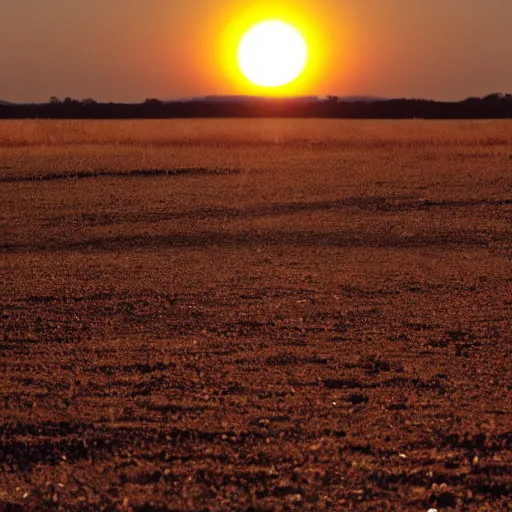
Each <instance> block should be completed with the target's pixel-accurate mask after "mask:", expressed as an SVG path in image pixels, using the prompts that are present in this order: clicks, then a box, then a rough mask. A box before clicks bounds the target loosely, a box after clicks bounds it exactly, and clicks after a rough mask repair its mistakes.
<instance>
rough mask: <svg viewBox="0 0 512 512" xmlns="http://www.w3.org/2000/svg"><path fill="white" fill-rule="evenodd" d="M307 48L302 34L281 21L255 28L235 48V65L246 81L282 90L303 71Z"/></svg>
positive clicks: (258, 25) (306, 58)
mask: <svg viewBox="0 0 512 512" xmlns="http://www.w3.org/2000/svg"><path fill="white" fill-rule="evenodd" d="M307 60H308V48H307V45H306V41H305V40H304V38H303V37H302V36H301V34H300V33H299V32H298V31H297V30H296V29H295V28H294V27H292V26H291V25H288V24H287V23H283V22H282V21H274V20H272V21H264V22H262V23H258V24H257V25H254V26H253V27H252V28H251V29H250V30H248V31H247V32H246V33H245V35H244V36H243V37H242V39H241V41H240V44H239V46H238V65H239V66H240V70H241V71H242V73H243V74H244V75H245V77H246V78H247V79H248V80H249V81H250V82H252V83H253V84H255V85H257V86H260V87H267V88H272V87H281V86H283V85H287V84H289V83H291V82H293V81H294V80H296V79H297V78H298V77H299V76H300V75H301V74H302V72H303V71H304V68H305V67H306V64H307Z"/></svg>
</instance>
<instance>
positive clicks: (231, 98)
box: [164, 95, 388, 104]
mask: <svg viewBox="0 0 512 512" xmlns="http://www.w3.org/2000/svg"><path fill="white" fill-rule="evenodd" d="M326 98H337V101H338V102H340V103H359V102H363V103H374V102H378V101H388V99H387V98H378V97H375V96H287V97H284V98H280V97H275V98H274V97H272V96H270V97H268V96H246V95H210V96H200V97H198V98H184V99H182V100H179V101H181V102H183V103H198V102H199V103H200V102H204V103H240V104H243V103H251V102H254V101H266V100H270V101H272V100H273V99H275V100H288V101H293V102H294V103H295V104H300V103H319V102H322V101H325V99H326ZM175 102H176V100H168V101H164V103H175Z"/></svg>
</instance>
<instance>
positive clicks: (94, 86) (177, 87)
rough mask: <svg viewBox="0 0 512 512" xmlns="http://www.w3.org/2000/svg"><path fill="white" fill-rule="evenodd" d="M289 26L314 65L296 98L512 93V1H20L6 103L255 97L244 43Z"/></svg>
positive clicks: (5, 71)
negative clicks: (275, 23)
mask: <svg viewBox="0 0 512 512" xmlns="http://www.w3.org/2000/svg"><path fill="white" fill-rule="evenodd" d="M276 17H280V18H283V17H284V18H287V19H288V20H289V21H291V22H293V23H294V24H296V25H298V26H299V28H300V29H301V30H302V31H303V32H304V33H305V36H306V38H307V39H308V42H309V44H310V46H311V57H312V58H311V61H310V67H309V68H308V69H307V71H306V73H305V74H304V77H303V79H302V80H301V81H300V82H298V83H297V84H296V86H295V87H293V88H290V89H288V90H287V91H285V92H288V93H294V94H319V95H325V94H337V95H340V96H343V95H355V94H357V95H360V94H363V95H375V96H383V97H424V98H434V99H441V100H451V99H463V98H465V97H467V96H471V95H476V96H480V95H484V94H487V93H491V92H497V91H501V92H509V93H511V92H512V63H511V60H512V59H511V48H512V30H511V21H510V20H512V0H485V1H483V0H430V1H429V2H420V1H411V0H385V1H384V0H300V1H299V0H296V1H293V0H268V1H266V0H262V1H257V2H256V1H249V0H186V1H184V0H183V1H181V0H179V1H174V0H145V1H144V2H141V1H140V0H72V1H70V0H48V1H47V2H45V1H42V0H18V1H13V2H4V5H2V8H1V18H0V48H1V50H2V51H1V52H0V99H3V100H10V101H46V100H48V98H49V97H50V96H58V97H61V98H63V97H65V96H71V97H73V98H77V99H81V98H87V97H92V98H95V99H97V100H100V101H141V100H144V99H146V98H148V97H157V98H161V99H172V98H182V97H193V96H199V95H209V94H250V93H255V92H258V91H256V90H254V88H250V87H248V86H247V84H246V82H244V81H243V80H242V79H241V78H240V76H239V73H238V71H237V68H236V59H235V54H236V41H237V37H238V36H239V34H240V31H241V30H242V28H243V27H244V26H248V25H250V22H252V21H253V20H254V21H261V20H264V19H266V18H276Z"/></svg>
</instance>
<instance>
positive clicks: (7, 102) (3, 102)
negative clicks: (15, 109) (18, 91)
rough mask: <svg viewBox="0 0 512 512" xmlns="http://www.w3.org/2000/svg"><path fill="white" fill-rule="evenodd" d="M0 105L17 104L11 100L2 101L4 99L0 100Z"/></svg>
mask: <svg viewBox="0 0 512 512" xmlns="http://www.w3.org/2000/svg"><path fill="white" fill-rule="evenodd" d="M0 105H4V106H6V107H8V106H12V105H16V103H12V102H10V101H2V100H0Z"/></svg>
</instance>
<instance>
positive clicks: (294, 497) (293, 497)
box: [286, 493, 302, 503]
mask: <svg viewBox="0 0 512 512" xmlns="http://www.w3.org/2000/svg"><path fill="white" fill-rule="evenodd" d="M286 501H289V502H290V503H300V502H301V501H302V495H300V494H299V493H297V494H288V495H287V496H286Z"/></svg>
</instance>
